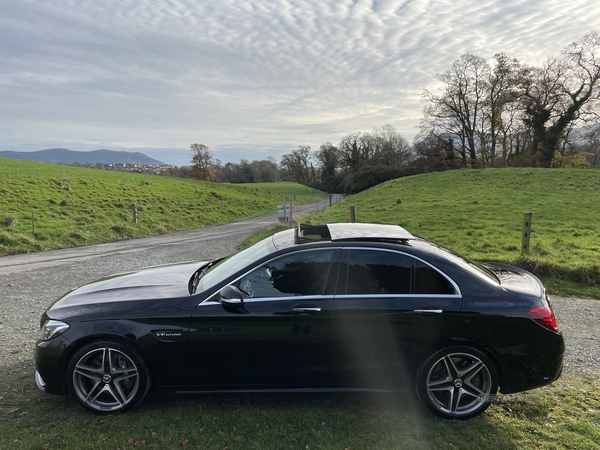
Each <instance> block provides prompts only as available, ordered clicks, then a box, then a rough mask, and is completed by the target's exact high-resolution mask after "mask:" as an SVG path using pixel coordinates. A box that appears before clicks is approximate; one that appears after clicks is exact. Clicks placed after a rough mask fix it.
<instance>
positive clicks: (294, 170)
mask: <svg viewBox="0 0 600 450" xmlns="http://www.w3.org/2000/svg"><path fill="white" fill-rule="evenodd" d="M311 162H312V155H311V152H310V147H309V146H308V145H301V146H299V147H298V148H297V149H296V150H293V151H292V152H291V153H289V154H286V155H283V156H282V157H281V164H280V165H281V167H282V168H283V169H284V170H285V171H287V173H288V174H289V176H290V178H291V180H292V181H295V182H297V183H302V184H309V183H311V182H313V181H315V180H314V176H313V173H314V171H313V170H312V164H311Z"/></svg>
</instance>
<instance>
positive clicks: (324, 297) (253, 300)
mask: <svg viewBox="0 0 600 450" xmlns="http://www.w3.org/2000/svg"><path fill="white" fill-rule="evenodd" d="M217 292H218V291H217ZM213 295H214V294H213ZM335 298H336V297H335V295H306V296H302V295H297V296H289V297H288V296H285V297H262V298H245V299H244V303H259V302H276V301H294V300H295V301H302V302H304V301H308V300H334V299H335ZM205 302H206V300H205V301H203V302H202V303H200V304H199V305H198V306H204V305H220V303H217V302H210V303H205Z"/></svg>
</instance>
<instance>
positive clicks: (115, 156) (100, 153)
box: [0, 148, 166, 166]
mask: <svg viewBox="0 0 600 450" xmlns="http://www.w3.org/2000/svg"><path fill="white" fill-rule="evenodd" d="M0 158H12V159H24V160H27V161H38V162H49V163H58V164H73V163H81V164H85V163H89V164H94V163H102V164H148V165H150V164H151V165H155V166H166V164H165V163H164V162H162V161H159V160H157V159H153V158H150V157H149V156H147V155H144V154H143V153H140V152H123V151H114V150H93V151H91V152H78V151H74V150H69V149H66V148H50V149H48V150H39V151H37V152H7V151H5V152H1V151H0Z"/></svg>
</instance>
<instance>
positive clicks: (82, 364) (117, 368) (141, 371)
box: [67, 340, 150, 414]
mask: <svg viewBox="0 0 600 450" xmlns="http://www.w3.org/2000/svg"><path fill="white" fill-rule="evenodd" d="M67 384H68V386H69V390H70V392H71V394H72V395H73V396H74V397H75V399H76V400H77V402H78V403H79V404H80V405H81V406H82V407H83V408H85V409H87V410H89V411H92V412H94V413H96V414H108V413H116V412H123V411H126V410H128V409H131V408H133V407H134V406H135V405H137V404H138V403H139V402H140V401H142V399H143V398H144V396H145V395H146V393H147V392H148V389H149V388H150V375H149V372H148V369H147V367H146V364H145V363H144V360H143V359H142V357H141V356H140V355H139V354H138V353H137V352H136V351H135V350H134V349H133V348H132V347H130V346H129V345H126V344H123V343H121V342H117V341H110V340H102V341H95V342H92V343H90V344H87V345H85V346H84V347H82V348H81V349H80V350H79V351H77V353H75V355H73V357H72V358H71V361H70V362H69V367H68V370H67Z"/></svg>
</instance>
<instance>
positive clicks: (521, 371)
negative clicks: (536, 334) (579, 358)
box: [501, 334, 565, 394]
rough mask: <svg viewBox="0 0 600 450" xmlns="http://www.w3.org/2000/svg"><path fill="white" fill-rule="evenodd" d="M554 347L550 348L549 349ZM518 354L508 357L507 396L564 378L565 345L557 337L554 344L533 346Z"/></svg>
mask: <svg viewBox="0 0 600 450" xmlns="http://www.w3.org/2000/svg"><path fill="white" fill-rule="evenodd" d="M549 348H550V349H549ZM520 350H521V351H520V352H519V353H518V354H505V355H504V362H505V370H504V382H503V383H502V385H501V391H502V393H503V394H512V393H515V392H522V391H526V390H529V389H534V388H538V387H541V386H545V385H548V384H550V383H552V382H554V381H556V380H557V379H558V378H560V376H561V374H562V370H563V358H564V354H565V343H564V339H563V337H562V335H561V334H557V335H556V338H555V342H554V343H553V345H550V346H549V344H548V341H547V340H542V341H539V342H534V343H529V344H527V345H526V346H525V348H521V349H520Z"/></svg>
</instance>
